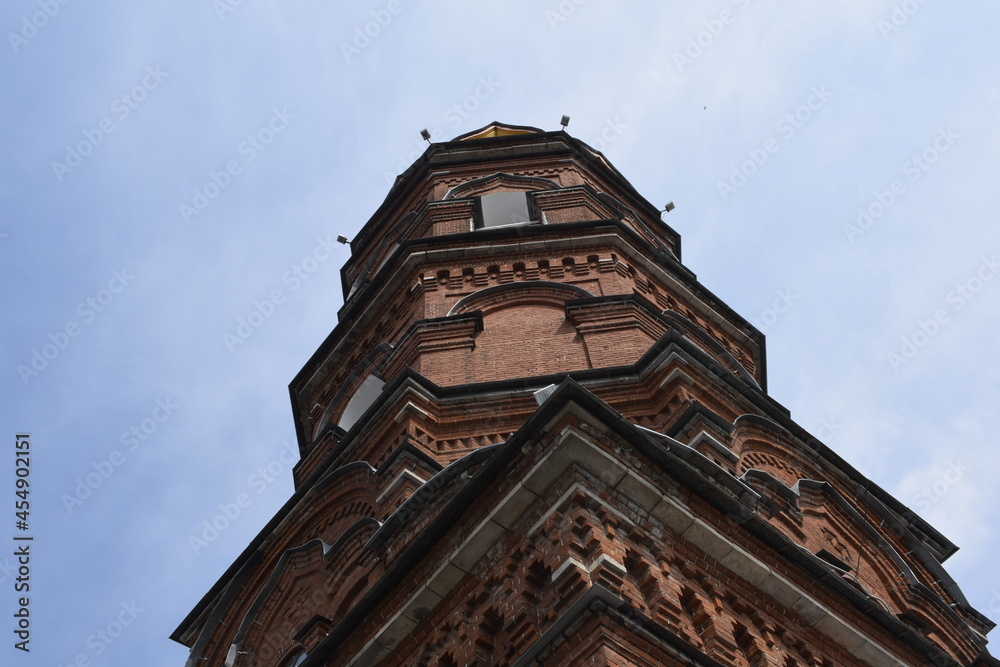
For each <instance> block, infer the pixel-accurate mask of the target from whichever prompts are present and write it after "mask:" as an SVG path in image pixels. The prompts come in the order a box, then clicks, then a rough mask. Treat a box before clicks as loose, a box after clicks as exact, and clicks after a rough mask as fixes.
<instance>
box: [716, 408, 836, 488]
mask: <svg viewBox="0 0 1000 667" xmlns="http://www.w3.org/2000/svg"><path fill="white" fill-rule="evenodd" d="M732 443H733V447H732V448H733V453H735V454H736V455H737V456H738V457H739V462H738V463H737V475H742V474H744V473H745V472H746V471H747V470H750V469H751V468H754V469H757V470H762V471H764V472H766V473H769V474H771V475H772V476H773V477H774V478H775V479H777V480H778V481H780V482H781V483H783V484H784V485H785V486H788V487H793V486H795V484H796V482H798V481H799V479H801V478H809V479H815V478H820V477H821V475H820V473H819V472H818V471H817V470H815V468H814V466H812V465H810V464H809V463H808V462H807V461H805V460H804V459H803V458H802V457H801V456H800V455H799V452H798V449H797V448H796V447H795V446H794V445H793V444H792V443H791V442H789V440H788V432H787V431H786V430H785V429H784V428H782V427H781V426H779V425H778V424H775V423H774V422H772V421H771V420H769V419H766V418H764V417H761V416H759V415H754V414H745V415H741V416H739V417H737V418H736V421H735V422H734V428H733V432H732Z"/></svg>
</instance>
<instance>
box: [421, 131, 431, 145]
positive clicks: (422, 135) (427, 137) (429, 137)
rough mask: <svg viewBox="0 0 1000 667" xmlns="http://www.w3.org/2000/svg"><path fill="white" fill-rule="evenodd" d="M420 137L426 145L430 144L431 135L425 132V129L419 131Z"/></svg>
mask: <svg viewBox="0 0 1000 667" xmlns="http://www.w3.org/2000/svg"><path fill="white" fill-rule="evenodd" d="M420 137H421V138H422V139H423V140H424V141H426V142H427V143H431V133H430V132H428V131H427V128H426V127H425V128H424V129H422V130H420Z"/></svg>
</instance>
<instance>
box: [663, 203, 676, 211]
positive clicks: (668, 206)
mask: <svg viewBox="0 0 1000 667" xmlns="http://www.w3.org/2000/svg"><path fill="white" fill-rule="evenodd" d="M675 208H676V207H675V206H674V203H673V202H672V201H668V202H667V205H666V206H664V207H663V211H662V212H663V213H670V212H671V211H672V210H674V209H675Z"/></svg>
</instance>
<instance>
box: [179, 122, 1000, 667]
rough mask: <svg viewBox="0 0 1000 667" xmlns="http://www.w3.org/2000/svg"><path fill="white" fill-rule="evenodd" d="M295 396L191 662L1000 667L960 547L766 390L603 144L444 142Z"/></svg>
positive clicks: (743, 339) (361, 258)
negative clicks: (283, 497) (292, 432)
mask: <svg viewBox="0 0 1000 667" xmlns="http://www.w3.org/2000/svg"><path fill="white" fill-rule="evenodd" d="M351 250H352V256H351V259H350V260H349V261H348V262H347V264H346V265H345V266H344V267H343V269H342V278H343V284H344V293H345V297H344V306H343V307H342V308H341V310H340V313H339V323H338V324H337V326H336V327H335V328H334V330H333V332H332V333H331V334H330V335H329V337H328V338H327V339H326V340H325V341H324V342H323V344H322V345H321V346H320V348H319V349H318V350H317V351H316V353H315V354H313V355H312V357H311V358H310V359H309V361H308V362H307V363H306V364H305V367H304V368H303V369H302V371H301V372H300V373H299V374H298V375H297V376H296V377H295V379H294V380H293V381H292V383H291V386H290V392H291V398H292V407H293V412H294V419H295V428H296V432H297V434H298V442H299V448H300V453H301V461H300V462H299V463H298V464H297V466H296V468H295V471H294V480H295V492H294V494H293V495H292V497H291V498H290V499H289V500H288V502H287V503H286V504H285V505H284V507H282V509H281V510H280V511H279V512H278V514H277V515H276V516H275V517H274V518H273V519H272V520H271V521H270V522H269V523H268V524H267V525H266V526H265V527H264V529H263V530H262V531H261V532H260V534H259V535H258V536H257V538H256V539H255V540H254V541H253V542H252V543H251V544H250V545H249V547H247V549H246V550H245V551H244V552H243V553H242V554H241V555H240V556H239V558H238V559H237V560H236V562H235V563H233V565H232V566H231V567H230V568H229V569H228V570H227V571H226V572H225V574H223V576H222V578H221V579H219V581H218V583H216V584H215V586H213V587H212V589H211V590H210V591H209V592H208V593H207V594H206V595H205V597H204V598H203V599H202V600H201V601H200V602H199V603H198V604H197V606H196V607H195V608H194V610H193V611H192V612H191V613H190V614H189V615H188V617H187V618H186V619H185V620H184V621H183V622H182V623H181V625H180V627H179V628H178V629H177V630H176V631H175V633H174V634H173V639H175V640H176V641H178V642H181V643H183V644H184V645H186V646H189V647H190V648H191V657H190V659H189V661H188V663H187V664H188V665H189V667H201V666H205V667H222V666H223V665H226V666H229V667H251V666H253V667H288V666H292V665H301V666H302V667H319V666H320V665H323V666H332V665H357V666H360V667H367V666H369V665H385V666H403V665H448V666H455V667H459V666H461V667H465V666H471V665H478V666H486V665H518V666H521V665H536V664H538V665H541V664H544V665H546V666H549V665H596V666H602V665H614V666H616V667H622V666H625V665H641V666H643V667H647V666H653V665H701V666H706V667H707V666H713V665H737V666H755V667H756V666H763V665H769V666H773V667H792V666H799V667H832V666H837V667H839V666H841V665H876V666H882V665H885V666H890V665H911V666H916V665H921V666H923V665H941V666H945V665H955V666H958V665H961V666H987V665H998V664H1000V662H998V661H996V660H994V659H993V658H992V657H990V656H989V655H988V653H987V652H986V649H985V646H986V638H985V635H986V633H987V632H988V631H989V630H990V629H991V628H992V627H993V624H992V623H991V622H990V621H989V620H988V619H987V618H985V617H984V616H983V615H982V614H980V613H979V612H977V611H976V610H975V609H973V608H971V607H970V606H969V604H968V602H967V600H966V598H965V597H964V595H963V594H962V592H961V591H960V590H959V588H958V587H957V586H956V585H955V582H954V581H953V580H952V579H951V577H949V575H948V574H947V572H945V570H944V569H943V567H942V565H941V563H942V562H943V561H944V560H945V559H947V558H948V557H949V556H950V555H951V554H952V553H954V552H955V551H956V547H955V545H953V544H952V543H951V542H949V541H948V540H947V539H946V538H945V537H944V536H942V535H941V534H940V533H938V532H937V531H936V530H935V529H934V528H932V527H931V526H930V525H928V524H927V523H926V522H925V521H923V520H922V519H920V518H919V517H918V516H916V515H915V514H914V513H913V512H912V511H911V510H909V509H908V508H907V507H905V506H904V505H902V504H901V503H900V502H899V501H897V500H896V499H895V498H893V497H892V496H890V495H888V494H887V493H886V492H885V491H883V490H882V489H880V488H878V487H877V486H876V485H874V484H872V483H871V482H870V481H869V480H867V479H865V478H864V477H863V476H862V475H861V474H860V473H858V471H856V470H855V469H854V468H852V467H851V466H850V465H848V464H847V463H846V462H845V461H843V460H842V459H840V458H839V457H838V456H837V455H836V454H834V453H833V452H832V451H830V450H829V449H828V448H827V447H826V446H824V445H823V443H821V442H819V441H818V440H817V439H816V438H814V437H813V436H811V435H810V434H809V433H807V432H806V431H805V430H803V429H802V428H801V427H800V426H798V425H797V424H796V423H795V422H794V421H792V420H791V418H790V417H789V413H788V411H787V410H785V409H784V408H783V407H782V406H781V405H779V404H778V403H777V402H775V401H774V400H773V399H771V398H770V397H769V396H768V395H767V384H766V367H765V353H764V337H763V335H762V334H761V333H760V332H759V331H757V330H756V329H755V328H754V327H753V326H751V325H750V324H749V323H748V322H747V321H746V320H745V319H743V318H742V317H740V316H739V315H738V314H736V313H735V312H733V311H732V310H731V309H730V308H729V307H727V306H726V304H724V303H723V302H722V301H721V300H720V299H719V298H718V297H716V296H715V295H714V294H712V293H711V292H710V291H708V290H707V289H706V288H705V287H704V286H702V285H701V284H700V283H699V282H698V281H697V279H696V278H695V275H694V274H693V273H692V272H691V271H690V270H689V269H687V268H686V267H685V266H684V265H683V264H681V261H680V259H681V246H680V237H679V236H678V234H677V233H676V232H675V231H674V230H672V229H671V228H670V227H668V226H667V225H665V224H663V223H662V222H661V220H660V215H659V212H658V211H657V208H656V207H655V206H652V205H651V204H650V203H649V202H647V201H646V200H645V199H643V198H642V197H641V196H640V195H639V194H638V193H637V192H636V191H635V190H634V189H633V187H632V186H631V185H630V184H629V183H628V181H626V180H625V178H624V177H623V176H622V175H621V174H620V173H619V172H618V171H617V170H616V169H615V168H614V167H612V166H611V165H610V164H609V163H608V162H607V160H606V159H605V158H604V156H603V155H601V154H600V153H599V152H597V151H594V150H593V149H591V148H590V147H588V146H587V145H586V144H584V143H582V142H580V141H578V140H576V139H574V138H572V137H570V136H569V135H568V134H566V133H565V132H561V131H560V132H543V131H541V130H538V129H535V128H529V127H518V126H510V125H502V124H499V123H493V124H491V125H489V126H487V127H485V128H483V129H481V130H478V131H476V132H472V133H469V134H466V135H463V136H461V137H458V138H457V139H455V140H453V141H450V142H447V143H440V144H433V145H431V146H430V148H428V149H427V151H426V152H425V153H424V155H423V156H422V157H421V158H420V159H418V160H417V162H416V163H415V164H413V165H412V166H411V167H410V168H409V169H407V171H406V172H405V173H403V174H402V175H401V176H400V177H399V178H398V179H397V180H396V183H395V184H394V185H393V187H392V189H391V190H390V191H389V194H388V196H387V197H386V200H385V202H384V203H383V204H382V206H381V207H380V208H379V209H378V210H377V211H376V212H375V214H374V215H373V216H372V218H371V219H370V220H369V221H368V222H367V224H365V226H364V227H363V228H362V229H361V231H360V232H359V233H358V234H357V236H356V238H355V239H354V240H353V241H352V243H351Z"/></svg>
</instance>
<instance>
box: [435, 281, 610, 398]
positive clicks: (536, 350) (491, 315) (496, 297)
mask: <svg viewBox="0 0 1000 667" xmlns="http://www.w3.org/2000/svg"><path fill="white" fill-rule="evenodd" d="M589 295H590V294H589V292H587V291H586V290H583V289H581V288H579V287H575V286H572V285H565V284H562V283H553V282H548V281H531V282H523V283H510V284H506V285H497V286H495V287H488V288H485V289H483V290H480V291H479V292H476V293H474V294H472V295H469V297H467V298H466V299H463V301H462V302H459V303H458V304H456V308H455V309H454V312H456V313H461V312H466V311H471V310H478V311H480V312H481V313H482V318H483V330H482V331H481V332H480V333H479V334H478V335H477V337H476V340H475V347H474V349H472V350H471V357H472V358H471V362H472V369H473V376H474V377H475V378H476V381H478V382H488V381H491V380H506V379H510V378H516V377H525V376H529V375H549V374H556V373H566V372H569V371H576V370H585V369H588V368H591V362H590V359H589V356H588V354H587V350H586V347H585V345H584V342H583V340H582V339H581V337H580V336H579V335H578V331H577V328H576V326H574V325H573V323H572V322H570V320H569V319H567V317H566V302H567V301H568V300H571V299H579V298H583V297H585V296H589Z"/></svg>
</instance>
